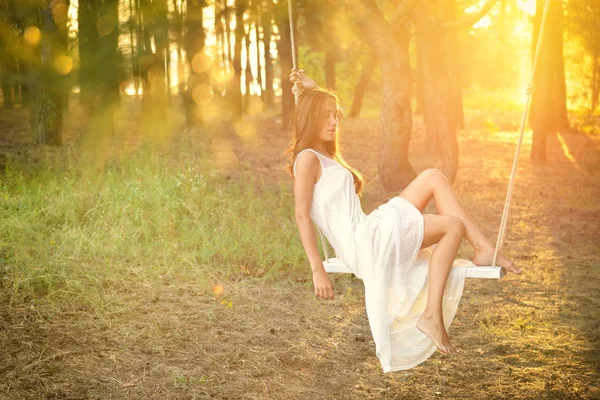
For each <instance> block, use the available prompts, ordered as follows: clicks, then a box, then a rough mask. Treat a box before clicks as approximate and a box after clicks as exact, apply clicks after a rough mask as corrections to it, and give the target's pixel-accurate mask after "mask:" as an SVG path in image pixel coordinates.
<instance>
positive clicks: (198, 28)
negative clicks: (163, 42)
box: [183, 0, 216, 125]
mask: <svg viewBox="0 0 600 400" xmlns="http://www.w3.org/2000/svg"><path fill="white" fill-rule="evenodd" d="M215 4H216V3H215ZM206 6H207V4H206V1H205V0H187V14H186V15H185V26H186V33H185V38H184V39H185V46H184V47H185V54H186V58H187V62H188V64H189V65H190V67H191V68H190V74H189V76H188V85H187V86H188V88H187V91H186V92H185V93H184V94H183V104H184V107H185V115H186V123H187V124H188V125H195V124H202V122H203V120H204V118H203V115H202V108H199V107H198V106H197V104H196V102H195V101H194V90H198V89H201V88H200V87H199V85H206V84H208V74H207V73H206V70H205V68H204V67H198V66H197V65H198V64H202V57H203V52H204V46H205V41H206V32H205V30H204V25H203V9H204V7H206ZM194 57H198V58H196V60H198V63H194Z"/></svg>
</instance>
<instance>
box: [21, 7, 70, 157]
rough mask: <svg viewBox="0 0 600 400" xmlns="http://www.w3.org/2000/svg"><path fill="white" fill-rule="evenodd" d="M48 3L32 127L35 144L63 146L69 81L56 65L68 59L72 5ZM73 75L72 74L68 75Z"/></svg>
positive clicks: (42, 15)
mask: <svg viewBox="0 0 600 400" xmlns="http://www.w3.org/2000/svg"><path fill="white" fill-rule="evenodd" d="M52 3H53V2H52V1H51V0H45V1H44V2H43V3H42V4H41V6H42V8H41V9H40V10H39V11H38V10H36V13H37V14H38V18H39V20H38V25H39V26H40V27H41V30H42V41H41V43H40V48H39V60H38V68H36V69H37V71H36V72H35V74H36V76H35V77H33V78H34V79H32V85H31V86H32V87H33V88H35V89H34V91H33V93H34V96H33V102H32V110H31V127H32V130H33V141H34V143H36V144H49V145H53V146H60V145H61V144H62V119H63V110H64V109H65V107H66V105H67V101H68V93H69V92H68V86H67V83H66V78H65V77H64V76H61V75H60V74H58V73H57V70H56V69H55V68H54V61H55V59H56V57H57V56H66V55H67V32H66V21H67V10H68V8H69V3H68V2H67V1H63V5H62V6H61V7H58V6H55V7H54V13H53V9H52ZM32 72H33V71H32ZM69 73H70V71H69Z"/></svg>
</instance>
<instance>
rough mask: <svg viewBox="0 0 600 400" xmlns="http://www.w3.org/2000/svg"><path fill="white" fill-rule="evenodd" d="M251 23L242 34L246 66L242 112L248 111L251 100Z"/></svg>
mask: <svg viewBox="0 0 600 400" xmlns="http://www.w3.org/2000/svg"><path fill="white" fill-rule="evenodd" d="M251 27H252V25H251V24H248V33H246V34H245V36H244V42H245V44H246V68H245V69H244V71H245V75H244V78H245V83H246V95H245V96H244V97H245V98H244V112H245V113H248V108H249V105H250V100H251V95H250V86H252V80H253V79H254V78H253V77H252V66H251V64H250V44H251V42H250V31H251V29H250V28H251Z"/></svg>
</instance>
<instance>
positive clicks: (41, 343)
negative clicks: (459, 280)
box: [0, 110, 600, 399]
mask: <svg viewBox="0 0 600 400" xmlns="http://www.w3.org/2000/svg"><path fill="white" fill-rule="evenodd" d="M19 113H21V114H19ZM23 113H24V111H23V110H19V111H18V112H17V113H16V114H13V115H12V116H7V115H6V113H4V114H2V118H1V120H2V121H3V124H4V123H12V124H13V125H11V128H10V129H11V130H10V132H9V133H7V128H6V126H7V125H4V127H3V128H2V135H1V137H2V140H1V142H2V145H1V146H0V149H4V150H5V152H7V151H11V152H16V151H20V152H21V153H27V154H28V156H29V157H36V154H37V153H36V151H37V150H36V149H35V148H32V147H31V146H30V145H28V144H19V143H22V142H23V141H21V142H19V141H18V140H17V139H14V137H17V136H18V135H17V134H16V133H15V132H17V131H18V130H19V129H21V130H22V129H24V128H23V127H22V126H21V125H19V124H18V123H16V122H10V121H13V118H15V115H16V116H17V117H23V115H24V114H23ZM7 121H8V122H7ZM71 124H72V125H71V129H73V130H74V131H76V128H77V126H78V125H77V123H76V122H71ZM257 124H258V130H257V138H256V140H255V141H254V142H253V143H252V145H247V144H244V143H242V142H240V141H237V142H236V141H235V140H234V139H235V135H233V134H231V137H232V138H233V139H232V141H231V143H233V144H234V151H235V157H236V158H237V160H238V161H239V164H237V165H246V166H251V168H252V170H253V171H255V173H256V174H258V175H260V176H261V177H264V182H271V183H273V184H276V183H281V184H283V185H288V186H289V190H290V192H291V181H290V180H289V178H288V177H287V176H286V175H285V173H284V172H283V170H282V168H283V166H284V163H285V162H286V161H287V159H286V158H285V156H284V155H283V151H284V150H285V148H286V147H287V145H288V143H289V140H290V139H289V134H288V133H286V132H284V131H282V130H281V129H280V126H279V125H278V123H277V122H276V121H274V120H273V119H260V120H258V121H257ZM467 124H469V120H467ZM423 133H424V132H423V126H422V123H421V122H420V121H419V120H418V119H417V120H416V121H415V130H414V135H413V140H412V143H411V151H410V161H411V162H412V164H413V166H414V167H415V169H416V170H417V171H421V170H423V169H425V168H430V167H439V164H438V160H437V159H435V158H431V157H428V156H427V155H426V154H425V151H424V149H423V136H424V135H423ZM378 134H379V122H378V120H376V119H358V120H346V121H344V126H343V128H342V149H343V153H344V155H345V157H346V159H347V161H348V162H349V163H350V164H351V165H352V166H354V167H356V168H357V169H358V170H359V171H361V172H362V173H363V174H364V176H365V178H366V182H367V186H366V190H365V194H364V196H363V200H364V210H365V212H370V211H371V210H372V209H374V208H375V207H377V205H379V204H380V203H381V202H383V201H385V200H386V199H387V198H388V196H389V194H386V193H384V191H383V189H382V187H381V185H380V183H379V182H378V181H377V177H376V160H377V157H378V137H379V136H378ZM13 135H16V136H13ZM72 136H73V137H75V136H76V133H72ZM69 138H70V136H67V139H68V140H71V139H69ZM190 138H192V139H193V140H190V141H189V143H190V147H189V154H187V155H186V156H190V157H197V156H199V154H200V151H201V146H200V144H201V143H202V142H203V141H204V140H207V139H204V138H202V137H200V136H199V135H197V132H196V131H194V130H188V131H186V132H185V133H184V134H180V135H178V136H177V137H174V138H173V139H172V140H173V142H174V143H175V142H177V141H187V140H188V139H190ZM530 138H531V134H530V133H529V132H528V133H527V134H526V139H525V141H524V143H523V147H522V153H521V157H520V160H519V169H518V176H517V181H516V187H515V192H514V196H513V199H512V203H511V213H510V220H509V222H508V227H507V236H506V238H505V241H504V250H503V253H504V254H505V255H507V256H508V257H510V258H512V259H513V260H514V261H515V263H516V264H517V265H518V266H520V267H522V268H523V270H524V273H523V274H522V275H521V276H513V275H509V276H507V277H505V278H503V279H501V280H498V281H496V280H476V279H470V280H468V281H467V283H466V286H465V291H464V294H463V298H462V300H461V303H460V306H459V309H458V312H457V314H456V317H455V320H454V322H453V324H452V326H451V328H450V332H449V333H450V337H451V339H453V341H454V342H455V343H456V344H457V345H458V346H459V347H461V349H462V352H461V353H460V354H459V355H456V356H446V355H443V354H441V353H439V352H437V353H435V354H434V355H433V356H432V357H431V358H430V359H428V360H427V361H426V362H424V363H422V364H421V365H419V366H417V367H415V368H413V369H410V370H407V371H398V372H392V373H388V374H384V373H383V372H382V370H381V366H380V364H379V361H378V359H377V358H376V356H375V345H374V342H373V341H372V339H371V334H370V330H369V326H368V321H367V318H366V313H365V308H364V291H363V287H362V283H361V281H360V280H358V279H356V278H352V277H350V276H347V275H335V276H333V283H334V286H335V288H336V298H335V300H333V301H325V300H318V299H316V298H315V297H314V296H313V291H312V279H311V276H310V267H309V265H308V262H307V263H306V275H305V277H304V278H290V279H281V280H279V281H276V282H273V283H269V284H264V283H261V282H260V280H258V279H254V278H252V277H250V276H243V275H238V276H231V277H229V278H228V280H227V281H226V282H223V284H224V286H225V288H226V291H227V293H228V299H229V300H230V301H232V302H233V304H235V306H234V307H232V308H227V307H226V306H224V305H223V304H221V303H220V301H218V300H215V299H214V295H213V293H212V292H210V290H204V289H206V288H203V287H202V288H199V287H198V285H197V284H196V282H195V280H194V279H193V277H190V276H184V275H182V276H178V275H175V276H171V277H170V278H169V279H165V280H163V281H161V282H158V283H152V284H147V283H142V282H136V281H135V280H132V281H131V284H130V285H129V286H128V288H127V290H123V291H122V293H119V296H120V297H119V299H118V301H120V302H121V303H122V305H123V306H122V309H121V311H120V312H116V313H113V314H104V313H101V312H100V311H94V310H79V311H78V310H72V311H69V312H52V313H51V312H50V311H48V312H45V311H44V310H39V309H33V308H32V307H28V306H26V305H16V306H15V305H13V306H9V304H8V303H6V302H5V301H2V302H1V303H0V360H1V361H0V397H1V398H7V399H108V398H115V399H125V398H127V399H431V398H435V399H438V398H447V399H600V384H599V382H600V319H599V316H600V312H599V310H600V296H599V295H598V293H600V253H599V250H600V229H599V228H600V138H598V137H591V136H586V135H583V134H575V133H573V134H560V135H551V136H550V137H549V138H548V160H547V162H545V163H542V164H533V163H531V162H530V161H529V153H530V146H531V141H530ZM517 139H518V134H517V133H516V132H501V131H500V132H491V131H489V129H483V128H482V129H479V128H470V129H467V130H464V131H462V132H460V147H461V159H460V171H459V173H458V176H457V180H456V182H455V185H454V188H455V191H456V193H457V194H458V196H459V198H460V199H461V201H462V203H463V205H464V206H465V207H466V208H467V210H468V211H469V212H470V214H471V215H472V217H473V218H474V220H475V221H476V222H477V223H478V224H480V226H481V227H482V230H483V231H484V233H485V234H486V235H488V237H489V238H490V239H491V240H492V242H495V240H496V235H497V230H498V226H499V223H500V218H501V214H502V209H503V206H504V199H505V195H506V189H507V185H508V178H509V175H510V169H511V166H512V160H513V156H514V150H515V145H516V143H517ZM16 142H19V143H16ZM194 143H195V144H197V147H196V146H195V145H194ZM19 146H21V147H19ZM67 147H68V143H67ZM232 174H234V175H235V169H234V168H233V167H232ZM426 212H435V208H434V206H433V204H430V205H429V207H428V209H427V210H426ZM290 218H291V216H290ZM298 240H299V239H298ZM470 256H472V250H471V249H470V247H469V245H468V243H466V242H464V243H463V245H462V247H461V251H460V253H459V257H460V258H467V259H468V258H469V257H470ZM48 315H52V318H49V317H48Z"/></svg>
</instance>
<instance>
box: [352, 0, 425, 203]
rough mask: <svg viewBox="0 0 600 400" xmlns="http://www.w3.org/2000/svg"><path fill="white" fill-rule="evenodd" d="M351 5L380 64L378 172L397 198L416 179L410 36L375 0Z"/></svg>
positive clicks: (357, 0)
mask: <svg viewBox="0 0 600 400" xmlns="http://www.w3.org/2000/svg"><path fill="white" fill-rule="evenodd" d="M349 5H350V6H351V9H352V10H353V14H354V16H355V21H356V24H357V25H358V27H359V29H360V30H361V31H362V32H363V33H364V35H365V37H366V39H367V42H368V43H369V46H370V47H371V49H372V51H373V52H374V53H375V54H376V55H377V57H378V58H379V60H380V62H381V70H382V74H383V98H382V105H381V113H380V121H381V126H382V134H381V138H380V146H379V148H380V159H379V163H378V165H377V169H378V171H379V178H380V180H381V182H382V184H383V187H384V188H385V190H386V191H387V192H388V193H396V194H397V193H398V192H399V191H401V190H402V189H403V188H405V187H406V186H408V184H409V183H410V182H411V181H412V180H413V179H414V178H415V177H416V172H415V170H414V169H413V167H412V166H411V165H410V162H409V161H408V147H409V144H410V138H411V131H412V111H411V104H410V99H411V80H412V78H411V73H410V62H409V57H408V44H409V41H410V33H409V32H408V31H407V30H403V29H402V30H400V29H399V30H398V31H393V30H392V28H390V26H389V24H388V23H387V21H386V20H385V18H384V17H383V14H381V12H380V11H379V9H378V8H377V6H376V4H375V3H374V1H373V0H352V1H351V2H349ZM394 36H396V37H394Z"/></svg>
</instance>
